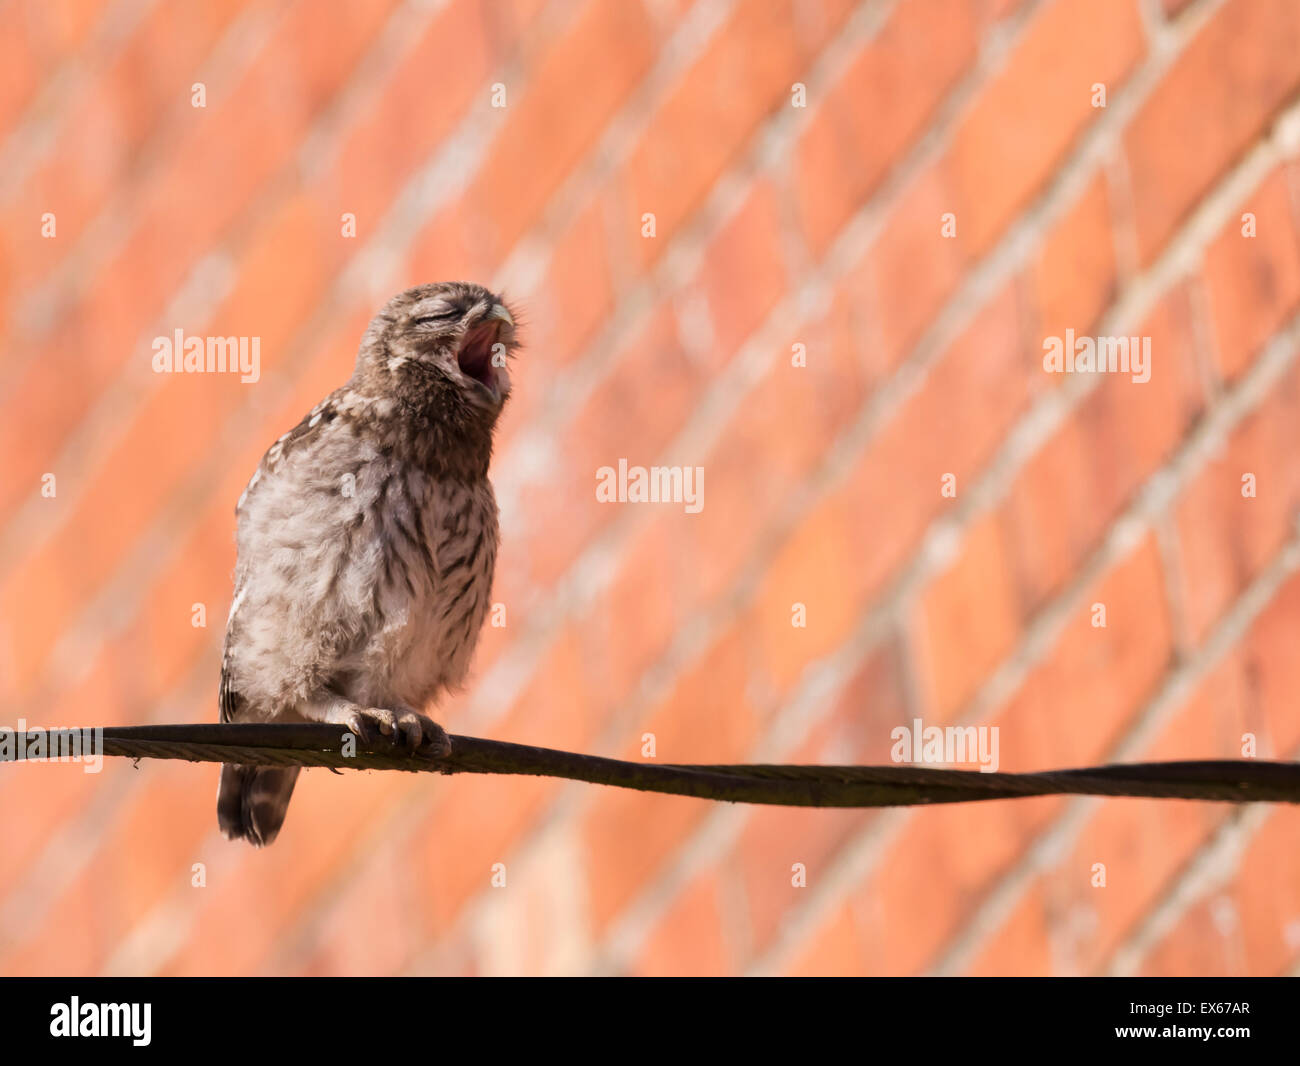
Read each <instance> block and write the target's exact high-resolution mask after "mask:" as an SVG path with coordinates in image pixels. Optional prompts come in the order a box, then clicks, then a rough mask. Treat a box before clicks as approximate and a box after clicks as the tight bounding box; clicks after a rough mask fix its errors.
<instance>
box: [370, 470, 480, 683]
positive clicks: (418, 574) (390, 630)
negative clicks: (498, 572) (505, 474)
mask: <svg viewBox="0 0 1300 1066" xmlns="http://www.w3.org/2000/svg"><path fill="white" fill-rule="evenodd" d="M384 496H385V498H384V499H383V500H382V501H381V504H382V514H380V515H378V516H377V524H378V526H379V528H380V529H381V537H380V544H381V561H380V566H379V569H378V578H379V580H378V588H377V593H378V601H379V608H380V614H381V617H382V619H383V625H382V626H381V628H380V630H379V631H378V632H377V633H376V646H375V647H374V648H373V649H372V650H373V652H374V653H376V654H378V655H379V656H381V657H382V658H383V659H384V660H386V662H387V665H388V673H389V676H390V677H392V678H393V679H394V682H395V684H397V686H398V687H399V688H401V689H403V690H404V691H406V692H408V693H410V694H411V696H410V698H411V700H412V701H420V702H422V701H423V700H425V699H428V698H430V696H432V695H435V694H436V691H437V690H438V689H440V688H443V687H446V686H448V685H455V684H458V683H459V682H460V681H461V680H462V679H463V678H464V676H465V673H466V672H467V671H468V669H469V664H470V659H471V657H472V655H473V651H474V647H475V645H476V644H477V641H478V635H479V630H480V629H481V627H482V624H483V619H484V615H485V614H486V612H487V609H488V604H489V599H490V595H491V589H492V575H493V571H494V569H495V564H496V550H497V537H498V528H497V508H496V501H495V499H494V497H493V495H492V488H491V485H490V484H489V483H488V482H487V481H486V480H483V481H479V482H474V483H465V482H458V481H440V480H437V479H433V478H427V477H424V476H423V475H420V474H408V475H406V476H404V477H401V478H399V479H397V480H396V481H395V483H394V484H392V485H389V486H388V487H387V488H386V490H385V493H384Z"/></svg>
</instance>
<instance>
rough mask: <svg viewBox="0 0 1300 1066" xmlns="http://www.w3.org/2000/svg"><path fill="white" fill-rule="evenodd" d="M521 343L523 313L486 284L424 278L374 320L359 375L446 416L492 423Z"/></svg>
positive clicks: (365, 341)
mask: <svg viewBox="0 0 1300 1066" xmlns="http://www.w3.org/2000/svg"><path fill="white" fill-rule="evenodd" d="M518 346H519V345H518V342H517V340H516V337H515V316H514V315H513V314H512V313H511V312H510V310H509V309H508V308H507V307H506V305H505V303H504V302H503V301H502V299H501V298H500V297H499V296H497V295H495V294H494V293H492V292H489V291H488V290H487V289H485V288H484V287H483V286H482V285H475V284H472V283H470V282H463V281H447V282H439V283H438V284H435V285H419V286H417V287H415V288H414V289H407V290H406V291H405V292H402V293H398V294H397V295H396V296H394V297H393V298H392V299H391V300H389V301H388V303H387V304H386V305H385V306H384V308H383V310H382V311H380V312H379V314H377V315H375V317H374V318H373V319H372V320H371V322H370V326H369V328H368V329H367V330H366V335H365V338H364V339H363V341H362V343H361V350H360V352H359V353H358V355H357V374H356V378H357V379H358V380H359V381H362V382H364V383H365V384H366V385H367V386H369V387H370V388H377V389H379V390H382V391H384V392H386V393H389V394H393V395H398V396H404V397H411V398H416V399H418V400H419V401H420V402H421V403H423V404H427V405H429V406H431V407H432V408H435V409H436V410H438V411H439V412H441V413H442V414H443V415H444V416H457V415H463V416H464V417H465V418H466V419H467V420H468V421H473V422H478V421H480V420H481V419H483V418H486V419H487V420H488V423H489V425H490V424H491V423H492V422H495V420H496V416H497V415H498V414H499V413H500V411H501V407H502V405H503V404H504V403H505V401H506V397H507V396H508V395H509V393H510V373H509V370H508V368H507V365H506V361H507V358H508V357H509V356H511V355H512V354H513V353H514V351H515V350H516V349H517V348H518Z"/></svg>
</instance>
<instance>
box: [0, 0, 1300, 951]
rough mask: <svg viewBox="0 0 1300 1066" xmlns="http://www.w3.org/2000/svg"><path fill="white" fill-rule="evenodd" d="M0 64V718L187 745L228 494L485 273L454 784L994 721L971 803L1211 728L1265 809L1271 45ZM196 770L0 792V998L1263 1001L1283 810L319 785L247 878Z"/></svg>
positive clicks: (792, 29)
mask: <svg viewBox="0 0 1300 1066" xmlns="http://www.w3.org/2000/svg"><path fill="white" fill-rule="evenodd" d="M0 20H2V21H3V24H4V25H5V27H6V32H5V34H4V35H3V37H2V38H0V70H3V72H4V73H3V75H0V162H2V163H3V165H2V166H0V241H2V242H3V243H2V246H0V279H2V284H0V328H2V329H3V335H4V340H3V358H2V362H0V455H3V457H4V458H3V465H2V466H0V711H2V713H3V720H4V721H5V723H6V724H10V725H12V724H14V723H15V722H16V720H17V719H18V718H19V717H20V716H21V717H25V718H26V719H27V720H28V722H29V723H32V724H45V725H57V726H70V725H82V724H87V725H89V724H125V723H137V722H148V721H157V722H183V721H210V720H215V716H216V683H217V664H218V649H219V644H220V639H221V627H222V623H223V622H224V619H225V615H226V610H227V608H228V605H229V600H230V592H231V583H230V579H231V571H232V567H233V562H234V544H233V528H234V518H233V506H234V501H235V499H236V497H237V496H238V495H239V492H240V490H241V489H242V487H243V485H244V483H245V481H246V479H247V477H248V475H249V474H250V473H251V471H252V469H253V467H254V465H255V464H256V462H257V460H258V458H259V457H260V455H261V453H262V451H263V450H264V449H265V448H266V446H267V445H269V444H270V443H271V441H273V440H274V439H275V438H276V436H278V435H279V434H280V433H281V432H282V431H284V430H285V429H287V428H288V427H289V426H291V425H292V424H293V423H294V422H296V421H297V420H298V418H299V417H300V416H301V415H302V413H303V412H305V411H306V410H307V409H308V408H309V407H310V406H311V405H312V404H313V403H314V402H315V401H316V400H317V399H319V398H320V397H321V396H323V395H324V394H325V393H326V392H328V391H329V390H330V389H332V388H333V387H334V386H335V385H337V384H339V383H340V382H342V381H343V380H344V378H346V376H347V375H348V374H349V372H350V369H351V365H352V358H353V353H354V351H355V346H356V342H357V340H358V338H359V336H360V333H361V331H362V329H363V327H364V324H365V322H366V320H367V319H368V317H369V315H370V314H371V313H372V312H373V311H374V310H375V308H376V307H377V306H378V304H379V303H380V302H381V301H382V300H383V299H384V298H386V297H387V296H388V295H389V294H391V293H392V292H394V291H396V290H398V289H400V288H403V287H405V286H407V285H409V284H414V283H417V282H424V281H433V280H441V279H447V278H466V279H473V280H480V281H483V282H485V283H488V284H491V285H493V286H496V287H499V288H501V289H503V290H504V291H505V292H506V293H507V295H508V296H509V298H511V299H512V300H513V301H515V302H517V303H518V304H519V305H521V306H522V307H523V308H524V309H525V311H526V314H527V319H528V329H527V333H526V341H527V344H528V347H527V350H526V352H525V353H524V354H523V355H522V357H521V358H520V360H519V362H518V364H517V368H516V372H515V394H514V398H513V400H512V403H511V405H510V407H509V409H508V411H507V414H506V417H505V419H504V425H503V428H502V431H501V436H500V441H499V448H498V453H497V458H496V460H495V463H494V479H495V481H496V484H497V487H498V492H499V496H500V498H501V504H502V510H503V522H504V530H505V539H504V543H503V550H502V555H501V563H500V568H499V570H498V577H497V586H496V595H495V598H496V599H498V600H499V601H501V602H502V603H504V604H506V606H507V611H508V615H507V617H508V625H507V626H506V627H505V628H504V629H497V630H494V629H488V630H486V631H485V634H484V639H483V643H482V645H481V648H480V654H479V656H478V660H477V664H476V667H475V670H474V674H473V678H472V681H471V684H470V686H469V688H468V690H467V691H466V692H465V693H464V695H463V696H461V697H458V698H457V699H455V700H452V701H449V702H448V703H447V704H446V705H445V706H443V707H441V708H440V709H439V711H438V717H439V718H440V719H441V720H442V721H444V722H445V723H446V724H447V725H448V726H449V727H450V728H451V729H452V730H453V731H456V732H463V733H472V734H478V735H489V736H495V737H502V738H508V739H512V740H517V741H523V742H530V743H540V744H547V745H553V746H557V747H565V748H570V749H576V750H583V751H591V752H598V753H605V754H613V755H620V756H626V757H629V758H638V757H640V747H641V737H642V735H643V734H644V733H647V732H652V733H654V734H655V736H656V738H657V748H658V757H659V758H660V759H661V760H665V761H755V760H762V761H818V762H827V761H830V762H885V761H888V759H889V748H890V745H891V741H890V739H889V731H890V729H892V728H893V727H894V726H896V725H901V724H904V723H909V722H911V721H912V720H913V719H914V718H921V719H923V720H924V721H925V722H926V723H927V724H943V723H952V722H959V721H960V722H966V723H972V724H995V725H998V726H999V727H1000V728H1001V765H1002V768H1003V769H1006V770H1034V769H1046V768H1052V767H1058V766H1069V765H1084V764H1089V763H1096V762H1102V761H1107V760H1136V759H1148V758H1150V759H1168V758H1198V757H1237V756H1239V755H1240V754H1241V744H1242V737H1243V735H1244V734H1252V735H1253V736H1254V737H1256V738H1257V743H1258V751H1259V754H1260V755H1261V756H1263V757H1274V758H1292V757H1295V755H1296V752H1297V745H1298V744H1300V714H1297V710H1296V700H1297V696H1296V691H1297V684H1298V683H1300V655H1298V654H1297V650H1296V648H1297V636H1298V635H1300V634H1298V629H1300V627H1298V626H1297V619H1298V618H1300V613H1298V612H1300V575H1298V573H1297V560H1298V558H1300V546H1298V544H1297V539H1296V533H1295V526H1294V519H1295V515H1296V511H1297V506H1298V505H1300V465H1298V464H1297V462H1296V456H1297V446H1298V445H1300V430H1298V429H1297V426H1298V425H1300V423H1298V421H1297V415H1298V414H1300V361H1298V360H1297V343H1298V342H1300V317H1297V316H1298V315H1300V241H1298V238H1297V235H1298V233H1300V170H1298V169H1297V158H1296V155H1297V151H1300V5H1298V4H1296V3H1294V0H1191V2H1187V0H1019V2H1017V0H898V2H868V3H864V4H861V5H856V4H853V3H850V2H848V0H730V2H727V0H696V2H690V0H510V2H504V0H497V2H488V0H441V2H438V0H408V2H405V3H403V2H400V0H366V2H353V3H332V4H329V5H323V4H321V3H319V2H318V0H298V2H283V3H251V2H239V0H222V2H213V0H208V2H204V3H194V4H179V3H163V2H149V0H76V2H70V0H55V2H50V3H44V2H39V0H30V2H11V3H8V4H6V5H4V8H3V11H2V12H0ZM198 82H201V83H203V84H204V85H205V86H206V94H207V106H206V107H205V108H195V107H193V106H192V104H191V96H192V86H193V85H194V84H195V83H198ZM796 82H798V83H802V84H803V85H804V86H805V87H806V104H807V106H806V107H798V106H795V101H794V99H793V97H792V87H793V86H794V84H795V83H796ZM498 83H499V84H501V85H504V86H505V91H506V105H507V106H505V107H504V108H498V107H494V106H493V102H492V87H493V85H494V84H498ZM1097 85H1101V86H1104V88H1105V96H1106V99H1105V106H1104V107H1100V106H1094V104H1095V102H1096V100H1095V91H1096V90H1095V88H1094V87H1095V86H1097ZM47 212H48V213H52V214H53V215H54V216H55V219H56V225H57V230H56V235H55V236H53V237H43V236H42V231H41V230H42V216H43V215H45V214H46V213H47ZM348 212H351V213H353V214H355V216H356V219H357V235H356V237H355V238H354V239H349V238H346V237H343V236H341V229H340V226H341V223H340V219H341V216H342V215H343V214H344V213H348ZM647 212H652V213H654V215H655V216H656V220H657V234H656V236H655V237H654V238H653V239H647V238H644V237H642V235H641V220H642V216H643V214H645V213H647ZM948 212H951V213H952V214H953V215H954V216H955V220H956V226H957V231H956V237H955V238H945V237H944V236H942V235H941V216H943V215H944V214H945V213H948ZM1246 213H1249V214H1250V215H1251V216H1253V219H1254V225H1255V230H1254V236H1244V235H1243V227H1246V228H1249V227H1247V226H1246V223H1245V222H1244V221H1243V216H1244V215H1245V214H1246ZM177 328H180V329H183V330H185V331H186V333H188V334H197V335H204V334H217V335H222V336H224V335H250V336H251V335H255V336H259V337H260V338H261V344H262V379H261V381H259V382H258V383H257V384H255V385H245V384H241V383H239V382H238V380H236V379H233V378H220V377H212V376H202V375H193V376H184V375H174V376H170V377H168V376H161V375H155V374H153V373H152V372H151V370H150V356H151V348H150V344H151V341H152V339H153V338H154V337H155V336H158V335H170V334H171V332H172V331H173V330H175V329H177ZM1066 328H1074V329H1075V330H1076V331H1078V332H1079V333H1081V334H1082V333H1089V332H1090V333H1093V334H1125V335H1127V334H1140V335H1145V336H1149V337H1150V338H1151V339H1152V347H1153V372H1152V376H1151V380H1150V382H1149V383H1147V384H1134V383H1133V382H1132V381H1130V380H1129V378H1128V377H1125V376H1113V375H1112V376H1096V375H1094V376H1091V377H1089V376H1078V375H1074V376H1070V375H1056V376H1053V375H1048V374H1046V373H1045V372H1044V371H1043V368H1042V364H1041V359H1042V343H1043V339H1044V337H1047V336H1051V335H1060V334H1061V333H1062V332H1063V331H1064V330H1065V329H1066ZM796 344H802V345H804V346H805V349H806V352H807V366H806V367H797V366H792V364H791V352H792V346H793V345H796ZM619 458H626V459H627V460H628V461H629V462H630V463H633V464H638V463H639V464H642V465H650V464H653V463H680V464H685V465H700V466H703V467H704V468H705V470H706V477H705V497H704V499H705V506H704V510H703V512H702V513H700V514H696V515H691V514H685V513H683V509H682V508H681V507H679V506H676V507H675V506H649V505H647V506H632V505H622V506H619V505H600V504H597V503H596V501H595V497H594V484H595V470H596V468H597V467H599V466H602V465H605V464H614V463H616V462H617V460H618V459H619ZM949 473H950V474H954V475H955V476H956V479H957V488H958V491H957V495H956V497H955V498H945V497H943V496H942V495H941V494H940V491H939V489H940V479H941V477H942V476H943V475H944V474H949ZM1245 473H1251V474H1253V475H1255V477H1256V479H1257V483H1258V495H1257V497H1255V498H1247V497H1243V495H1242V492H1241V484H1242V476H1243V474H1245ZM45 474H54V475H55V477H56V479H57V482H56V483H57V495H56V496H55V497H54V498H45V497H43V496H42V495H41V492H40V486H41V479H42V477H43V475H45ZM796 602H798V603H803V604H806V606H807V612H808V625H807V627H806V628H803V629H797V628H793V627H792V626H791V605H792V604H794V603H796ZM1094 603H1104V604H1105V605H1106V609H1107V620H1108V624H1107V626H1106V628H1094V627H1093V626H1092V624H1091V615H1092V605H1093V604H1094ZM195 604H203V605H205V607H206V612H207V623H208V624H207V626H206V628H200V627H195V626H194V625H192V624H191V617H192V612H193V608H194V605H195ZM216 776H217V775H216V769H215V767H212V766H191V765H187V764H179V763H161V762H145V763H142V764H141V765H139V766H138V767H133V766H132V765H131V764H130V763H129V762H126V761H112V762H110V763H108V764H106V766H105V769H104V770H103V772H102V773H101V774H99V775H98V776H97V777H96V776H88V775H86V774H83V773H82V772H81V769H80V767H77V766H58V765H10V766H5V767H3V768H2V769H0V971H3V972H4V973H9V974H36V973H100V972H106V973H159V974H206V973H218V974H258V973H306V974H341V973H359V974H390V973H527V974H536V973H592V972H595V973H634V974H662V973H686V974H730V973H793V974H806V973H855V974H920V973H978V974H1009V973H1015V974H1090V973H1111V972H1115V973H1150V974H1199V973H1227V974H1279V973H1286V972H1295V970H1296V968H1297V966H1298V965H1300V849H1298V848H1297V847H1296V846H1295V845H1296V839H1297V833H1298V832H1300V812H1297V811H1296V810H1294V809H1289V808H1282V807H1250V808H1240V809H1234V808H1230V807H1227V806H1221V805H1211V804H1198V803H1178V802H1148V801H1136V800H1118V801H1111V802H1102V801H1093V800H1070V801H1067V800H1060V799H1041V800H1027V801H1020V802H999V803H991V804H975V805H968V806H957V807H952V808H947V809H933V810H921V811H907V810H898V811H885V812H871V811H807V810H780V809H760V808H745V807H729V806H717V807H710V806H709V805H707V804H705V803H701V802H698V801H694V800H689V799H675V798H666V797H656V796H647V795H641V794H636V793H624V792H617V791H613V790H606V789H600V788H596V787H588V786H581V785H570V784H563V783H559V782H551V781H542V780H527V779H508V778H501V779H486V778H485V779H477V780H476V779H470V778H463V779H454V780H452V779H446V780H444V779H432V778H428V777H423V778H415V777H412V776H407V775H398V774H379V773H370V774H349V775H347V776H344V777H337V776H333V775H330V774H328V773H325V772H323V771H309V772H308V773H307V774H305V775H304V776H303V778H302V779H301V780H300V782H299V785H298V790H297V793H296V795H295V798H294V803H293V806H292V809H291V811H290V814H289V818H288V821H287V823H286V827H285V831H284V833H283V834H282V835H281V837H280V839H279V840H278V841H277V843H276V844H275V845H274V847H272V848H270V849H269V850H267V851H265V852H257V851H254V850H252V849H250V848H247V847H244V846H242V845H240V846H236V845H232V844H228V843H226V842H225V841H224V840H222V839H221V838H220V837H219V836H218V834H217V831H216V826H215V817H214V810H213V807H214V795H215V788H216ZM195 863H203V864H205V868H206V881H207V883H206V887H202V888H196V887H192V885H191V879H192V869H193V866H194V864H195ZM495 863H505V864H506V869H507V871H508V879H507V886H506V887H505V888H493V887H491V885H490V876H491V871H492V867H493V864H495ZM795 863H803V864H805V866H806V868H807V878H808V880H807V886H806V887H802V888H796V887H794V886H793V885H792V883H791V879H792V873H791V871H792V867H793V865H794V864H795ZM1094 863H1104V864H1105V866H1106V869H1107V885H1106V887H1104V888H1097V887H1093V884H1092V870H1093V864H1094Z"/></svg>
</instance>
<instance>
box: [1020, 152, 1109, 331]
mask: <svg viewBox="0 0 1300 1066" xmlns="http://www.w3.org/2000/svg"><path fill="white" fill-rule="evenodd" d="M1032 276H1033V285H1034V295H1035V297H1036V298H1037V301H1038V319H1039V328H1040V329H1041V330H1042V331H1043V333H1044V334H1046V335H1048V336H1062V335H1063V334H1064V332H1065V330H1066V329H1073V330H1075V331H1076V332H1079V333H1082V332H1084V331H1085V330H1087V329H1088V327H1089V326H1091V325H1092V323H1093V322H1095V321H1096V320H1097V318H1098V316H1099V315H1100V314H1101V313H1102V312H1103V311H1104V310H1105V309H1106V308H1107V307H1108V306H1109V305H1110V302H1111V300H1112V299H1114V296H1115V285H1116V277H1115V250H1114V245H1113V240H1112V234H1111V218H1110V207H1109V197H1108V193H1107V185H1106V181H1105V179H1104V178H1103V177H1101V176H1100V175H1099V176H1098V177H1096V178H1094V179H1093V181H1092V182H1091V183H1089V185H1088V187H1087V189H1086V190H1085V191H1084V193H1083V195H1082V196H1080V197H1079V199H1078V200H1077V201H1076V202H1075V203H1074V205H1073V206H1072V207H1071V208H1070V210H1069V211H1068V212H1066V214H1065V216H1064V217H1063V218H1062V219H1061V221H1060V222H1059V223H1058V224H1057V226H1056V228H1055V229H1054V230H1053V231H1052V232H1051V233H1049V234H1048V235H1047V237H1046V238H1045V239H1044V241H1043V244H1042V247H1041V250H1040V252H1039V254H1038V256H1037V258H1036V260H1035V263H1034V266H1033V268H1032Z"/></svg>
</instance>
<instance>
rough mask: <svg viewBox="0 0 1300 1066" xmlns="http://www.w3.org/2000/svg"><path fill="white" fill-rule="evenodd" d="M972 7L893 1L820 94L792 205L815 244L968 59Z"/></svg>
mask: <svg viewBox="0 0 1300 1066" xmlns="http://www.w3.org/2000/svg"><path fill="white" fill-rule="evenodd" d="M974 18H975V10H974V7H973V5H971V4H969V3H963V2H961V0H921V2H919V3H908V4H903V5H901V6H899V7H897V8H895V9H894V11H893V12H892V13H891V15H890V16H889V18H888V19H887V20H886V22H885V24H884V26H883V27H881V29H880V32H879V33H878V34H877V36H876V37H875V38H874V39H873V40H872V41H871V42H870V43H869V44H868V45H867V46H866V47H865V48H864V49H863V50H862V51H861V53H859V55H858V57H857V58H856V59H855V60H854V62H853V64H852V65H851V66H850V67H849V68H848V69H847V70H846V71H845V72H844V75H843V77H841V78H840V80H839V81H838V82H836V83H835V85H833V86H832V87H831V88H830V89H829V91H828V92H826V94H825V96H824V97H823V98H822V99H821V100H810V101H809V106H810V108H812V109H813V110H812V115H811V118H810V119H809V122H808V126H807V129H806V130H804V132H803V134H802V135H801V136H800V139H799V144H798V147H797V149H796V150H795V153H794V158H795V168H796V179H795V180H796V187H797V199H798V206H799V215H800V219H801V222H802V225H803V228H804V231H805V233H806V235H807V238H808V241H809V244H810V245H811V246H812V248H813V250H814V251H815V252H817V253H821V252H824V251H825V249H826V248H827V246H828V245H829V244H830V242H831V240H832V239H833V238H834V236H835V234H836V233H837V231H838V230H839V229H840V227H841V226H842V225H843V224H844V223H845V222H846V221H847V220H848V218H849V216H850V215H851V214H852V212H853V211H854V210H855V209H856V208H857V207H858V205H859V204H860V203H861V202H862V201H863V199H864V198H865V197H866V196H867V195H868V194H869V193H870V192H871V191H872V190H873V189H875V188H876V187H877V185H878V184H879V182H880V180H881V178H882V177H883V176H884V175H885V174H886V173H887V172H888V170H889V168H890V167H891V166H893V165H894V164H896V163H897V162H898V161H899V159H900V158H901V157H902V156H903V155H904V153H905V152H906V150H907V148H908V146H909V145H910V144H911V143H912V142H913V141H914V140H915V138H916V136H917V134H918V133H919V132H920V131H921V130H922V129H923V128H924V125H925V123H926V121H927V120H929V119H930V117H931V115H932V114H933V112H934V109H935V107H936V106H937V105H938V104H939V102H940V100H942V98H943V95H944V94H945V93H946V92H947V91H948V89H949V88H950V87H951V86H952V85H953V83H954V82H955V81H956V80H957V78H958V77H960V76H961V74H962V73H963V72H964V71H965V70H966V69H967V68H968V67H969V66H970V64H971V61H972V60H973V59H974V56H975V50H974V43H975V32H974V30H975V27H974V24H973V23H974Z"/></svg>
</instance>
